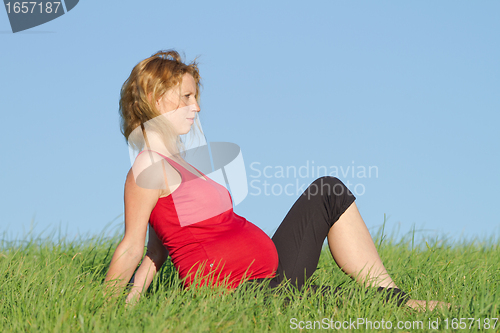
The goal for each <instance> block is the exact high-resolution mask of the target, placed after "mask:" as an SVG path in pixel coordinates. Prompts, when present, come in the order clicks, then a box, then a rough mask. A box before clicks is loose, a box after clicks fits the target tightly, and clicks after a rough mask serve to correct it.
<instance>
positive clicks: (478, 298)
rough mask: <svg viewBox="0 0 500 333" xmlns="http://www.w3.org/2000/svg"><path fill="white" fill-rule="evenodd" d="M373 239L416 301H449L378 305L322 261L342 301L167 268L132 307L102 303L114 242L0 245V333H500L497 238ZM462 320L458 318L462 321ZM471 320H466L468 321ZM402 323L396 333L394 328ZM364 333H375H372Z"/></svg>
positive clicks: (320, 279) (318, 280) (318, 276)
mask: <svg viewBox="0 0 500 333" xmlns="http://www.w3.org/2000/svg"><path fill="white" fill-rule="evenodd" d="M380 236H381V234H380V233H379V235H378V236H377V237H376V239H375V240H376V244H377V247H378V248H379V253H380V255H381V257H382V259H383V261H384V263H385V265H386V267H387V269H388V270H389V272H390V273H391V275H392V277H393V279H394V280H395V281H396V283H397V284H398V286H399V287H400V288H402V289H403V290H405V291H407V292H409V293H410V294H411V296H412V298H416V299H423V300H431V299H432V300H442V301H447V302H450V303H452V305H453V308H452V310H438V311H434V312H432V313H429V312H427V313H419V312H415V311H413V310H410V309H408V308H405V307H402V308H398V307H397V306H395V305H394V304H391V303H386V304H384V302H383V300H382V298H381V296H380V294H376V293H374V292H373V291H371V290H368V291H367V290H362V288H361V287H359V286H358V285H357V284H355V283H353V282H352V281H350V279H349V278H347V277H346V276H345V275H344V274H343V273H342V272H341V271H340V270H339V269H338V268H337V266H336V265H335V263H334V262H333V260H332V258H331V255H330V254H329V252H327V250H326V249H325V251H324V252H323V253H322V256H321V259H320V263H319V269H318V271H317V272H316V273H315V275H314V277H313V278H314V279H315V282H314V283H315V284H322V285H332V286H337V285H339V284H343V285H344V286H345V293H344V294H343V296H337V297H334V296H328V295H326V296H322V295H321V294H314V293H310V294H308V293H307V292H305V293H298V292H297V293H292V294H273V293H270V292H269V291H266V290H258V289H253V287H251V286H249V287H247V288H241V289H237V290H236V291H234V292H228V291H225V290H221V289H215V290H214V289H196V290H194V289H192V290H183V289H182V288H181V284H180V281H179V280H178V278H177V275H176V272H175V270H174V269H173V267H172V265H171V264H170V263H167V264H166V265H165V266H164V267H163V268H162V270H161V274H158V275H157V277H156V279H155V281H154V282H153V284H152V286H151V288H150V290H149V291H148V293H147V294H146V295H145V296H144V297H142V298H141V300H140V302H139V303H138V304H137V305H135V306H134V307H125V306H124V298H123V297H122V298H115V299H111V300H106V299H105V298H104V296H103V280H104V277H105V274H106V271H107V267H108V264H109V261H110V259H111V256H112V254H113V251H114V249H115V247H116V245H117V242H118V239H119V238H118V236H117V237H113V238H111V239H110V238H102V237H101V238H99V237H95V238H91V239H88V240H85V241H66V240H60V241H57V242H54V241H48V240H40V239H31V240H26V241H24V242H16V243H13V242H8V241H6V240H4V241H2V242H1V243H0V276H1V279H0V331H1V332H151V333H153V332H268V331H271V332H290V331H292V332H293V331H301V329H300V328H303V330H304V331H314V330H317V331H336V330H337V331H353V332H355V331H377V332H391V331H403V332H432V331H438V332H446V331H450V332H451V331H454V332H456V331H464V332H468V331H481V332H483V331H489V332H498V331H500V323H496V326H495V328H494V327H493V325H495V319H489V318H499V317H500V309H499V306H500V292H499V288H498V287H499V281H500V249H499V246H498V245H497V243H496V242H494V241H493V240H489V241H485V242H479V241H476V242H462V243H453V244H450V243H447V242H446V241H434V242H430V241H429V240H427V242H425V241H423V242H421V243H419V244H418V245H417V244H415V243H414V242H413V241H412V239H413V237H412V235H411V234H410V237H408V238H404V239H402V240H399V241H394V240H393V239H389V238H381V237H380ZM461 318H464V319H463V320H462V321H460V320H461ZM469 318H471V319H469ZM398 325H399V327H400V328H401V329H398ZM370 327H371V328H372V329H370Z"/></svg>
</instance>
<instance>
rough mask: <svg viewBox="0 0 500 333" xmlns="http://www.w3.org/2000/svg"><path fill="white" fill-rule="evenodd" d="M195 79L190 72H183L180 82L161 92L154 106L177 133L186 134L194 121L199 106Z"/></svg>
mask: <svg viewBox="0 0 500 333" xmlns="http://www.w3.org/2000/svg"><path fill="white" fill-rule="evenodd" d="M195 96H196V81H195V80H194V78H193V76H192V75H191V74H184V76H183V77H182V83H181V84H180V90H179V86H176V87H173V88H172V89H170V90H168V91H167V92H166V93H165V94H163V96H162V97H160V99H158V101H156V107H157V108H158V110H159V111H160V113H161V114H162V115H163V116H164V117H166V118H167V119H168V120H169V121H170V122H171V123H172V125H173V126H174V130H175V131H176V132H177V135H182V134H186V133H188V132H189V130H190V129H191V125H193V123H194V118H195V116H196V113H197V112H199V111H200V106H199V105H198V102H197V101H196V97H195Z"/></svg>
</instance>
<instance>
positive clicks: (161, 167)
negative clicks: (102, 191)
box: [129, 150, 181, 190]
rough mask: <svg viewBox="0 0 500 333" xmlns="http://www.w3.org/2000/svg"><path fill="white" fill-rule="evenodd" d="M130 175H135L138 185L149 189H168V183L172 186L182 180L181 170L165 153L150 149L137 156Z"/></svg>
mask: <svg viewBox="0 0 500 333" xmlns="http://www.w3.org/2000/svg"><path fill="white" fill-rule="evenodd" d="M130 176H132V177H134V180H135V182H136V184H137V185H138V186H140V187H143V188H147V189H162V190H166V184H167V183H168V184H169V187H171V186H172V185H174V184H177V183H180V181H181V176H180V174H179V172H178V171H177V170H176V169H175V168H174V167H173V166H172V165H171V163H170V161H169V160H168V159H166V158H165V156H164V155H162V154H160V153H158V152H155V151H149V150H148V151H142V152H141V153H140V154H139V155H138V156H137V157H136V159H135V161H134V164H133V165H132V168H131V169H130V171H129V177H130Z"/></svg>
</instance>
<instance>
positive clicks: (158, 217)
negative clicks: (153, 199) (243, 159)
mask: <svg viewBox="0 0 500 333" xmlns="http://www.w3.org/2000/svg"><path fill="white" fill-rule="evenodd" d="M160 155H161V154H160ZM161 156H162V157H163V158H164V159H165V160H167V162H168V163H170V165H171V166H172V167H174V168H175V169H176V170H177V171H178V172H179V173H180V175H181V178H182V181H181V184H180V185H179V187H178V188H177V189H175V190H174V191H173V192H172V193H171V194H170V195H169V196H167V197H163V198H159V199H158V202H157V203H156V206H155V207H154V208H153V211H152V212H151V216H150V220H149V222H150V224H151V226H152V227H153V229H154V230H155V232H156V234H157V235H158V237H159V239H160V240H161V241H162V242H163V244H164V246H165V247H166V248H167V249H168V251H169V254H170V256H171V259H172V263H173V264H174V266H175V267H176V268H177V270H178V271H179V275H180V277H181V278H182V279H183V280H184V285H185V286H186V287H189V286H191V285H192V284H193V283H195V285H196V286H198V285H227V286H228V287H229V288H235V287H237V286H238V285H239V284H240V282H241V281H242V280H245V279H257V278H267V277H274V275H275V272H276V269H277V267H278V253H277V251H276V247H275V246H274V243H273V241H272V240H271V239H270V238H269V236H267V235H266V234H265V233H264V232H263V231H262V230H261V229H259V228H258V227H257V226H255V225H254V224H252V223H250V222H248V221H247V220H246V219H245V218H243V217H241V216H239V215H237V214H235V213H234V211H233V207H232V199H231V196H230V194H229V192H228V191H227V189H226V188H225V187H224V186H221V185H220V184H218V183H216V182H214V181H213V180H211V179H210V178H208V177H207V176H205V175H204V174H203V173H201V172H200V171H198V170H197V169H196V171H198V172H199V173H200V174H201V175H203V177H204V178H205V179H203V178H200V177H198V176H196V175H195V174H193V173H191V172H189V171H188V170H187V169H185V168H184V167H183V166H182V165H180V164H178V163H176V162H175V161H173V160H172V159H169V158H168V157H166V156H163V155H161Z"/></svg>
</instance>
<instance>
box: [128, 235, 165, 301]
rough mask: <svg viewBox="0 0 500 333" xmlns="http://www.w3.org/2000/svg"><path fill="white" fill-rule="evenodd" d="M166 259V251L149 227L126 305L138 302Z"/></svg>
mask: <svg viewBox="0 0 500 333" xmlns="http://www.w3.org/2000/svg"><path fill="white" fill-rule="evenodd" d="M167 258H168V250H167V249H166V248H165V247H164V246H163V244H162V242H161V241H160V239H159V238H158V236H157V235H156V233H155V231H154V230H153V228H151V226H150V227H149V239H148V249H147V251H146V256H145V257H144V259H143V260H142V263H141V266H140V267H139V269H138V270H137V272H136V273H135V276H134V279H133V280H134V281H133V286H132V290H131V291H130V293H129V294H128V296H127V300H126V302H127V303H128V304H134V303H135V302H137V301H138V300H139V298H140V296H141V293H142V292H144V291H145V290H147V289H148V287H149V285H150V284H151V282H152V281H153V278H154V276H155V274H156V273H157V272H158V271H159V270H160V268H161V266H163V264H164V263H165V261H166V260H167Z"/></svg>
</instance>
